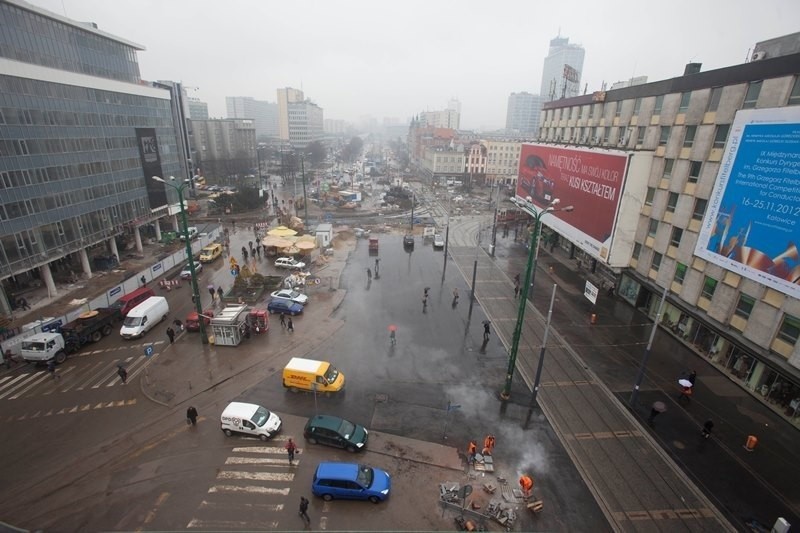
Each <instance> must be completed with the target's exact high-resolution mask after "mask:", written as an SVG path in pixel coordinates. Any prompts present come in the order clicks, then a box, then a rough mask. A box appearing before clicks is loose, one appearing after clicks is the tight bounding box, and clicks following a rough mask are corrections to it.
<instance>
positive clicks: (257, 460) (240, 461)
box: [225, 452, 300, 467]
mask: <svg viewBox="0 0 800 533" xmlns="http://www.w3.org/2000/svg"><path fill="white" fill-rule="evenodd" d="M295 453H297V452H295ZM288 461H289V460H288V459H272V458H268V457H228V458H227V459H226V460H225V464H226V465H278V466H286V467H289V466H290V465H289V464H288ZM299 464H300V461H297V460H295V462H294V464H293V465H291V466H297V465H299Z"/></svg>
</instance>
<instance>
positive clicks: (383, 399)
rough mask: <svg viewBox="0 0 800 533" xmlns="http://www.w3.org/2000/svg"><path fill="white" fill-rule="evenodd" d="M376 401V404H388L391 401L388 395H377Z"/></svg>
mask: <svg viewBox="0 0 800 533" xmlns="http://www.w3.org/2000/svg"><path fill="white" fill-rule="evenodd" d="M375 401H376V402H381V403H382V402H388V401H389V395H388V394H376V395H375Z"/></svg>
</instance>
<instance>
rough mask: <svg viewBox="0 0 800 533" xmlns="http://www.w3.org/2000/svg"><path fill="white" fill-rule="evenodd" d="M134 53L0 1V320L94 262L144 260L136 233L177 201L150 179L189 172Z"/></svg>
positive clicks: (13, 1) (167, 114)
mask: <svg viewBox="0 0 800 533" xmlns="http://www.w3.org/2000/svg"><path fill="white" fill-rule="evenodd" d="M143 49H144V48H143V47H142V46H140V45H138V44H135V43H132V42H130V41H127V40H125V39H122V38H119V37H116V36H113V35H110V34H108V33H106V32H103V31H101V30H99V29H98V28H96V27H95V26H93V25H91V24H87V23H82V22H77V21H73V20H70V19H68V18H65V17H62V16H60V15H58V14H55V13H52V12H50V11H47V10H44V9H40V8H38V7H36V6H33V5H31V4H28V3H26V2H22V1H20V0H0V280H2V290H0V312H2V313H9V312H10V310H11V307H12V306H13V305H14V302H15V296H16V295H17V294H22V293H24V291H25V290H26V289H27V288H28V287H29V286H31V285H33V284H44V285H45V286H46V287H47V288H48V292H49V294H50V295H51V296H57V294H58V290H57V286H56V281H58V280H59V279H60V277H62V276H63V277H65V278H66V277H72V276H73V275H75V274H81V273H82V274H83V276H84V277H87V278H88V277H91V275H92V268H93V263H92V261H91V260H90V259H91V258H92V257H93V256H95V255H103V256H108V255H115V256H117V257H119V253H120V252H119V249H120V248H122V247H128V246H130V247H131V248H134V247H135V248H136V249H137V250H139V251H141V249H142V239H141V233H140V228H142V226H144V225H149V224H150V223H152V222H154V221H155V220H156V219H157V218H158V217H159V216H161V215H165V214H168V210H169V204H171V203H174V199H175V193H174V191H173V190H171V189H169V188H167V187H165V185H164V184H162V183H158V182H156V181H154V180H152V179H151V176H153V175H157V176H176V177H178V178H185V177H186V170H185V168H186V162H185V161H182V160H181V159H182V156H181V154H182V153H183V152H182V151H181V149H180V146H179V145H180V141H179V140H178V135H177V134H176V128H175V127H174V124H173V111H172V102H171V99H170V91H169V90H167V89H164V88H159V87H154V86H152V85H151V84H147V83H145V82H143V81H142V80H141V77H140V74H139V65H138V62H137V59H136V52H137V51H141V50H143ZM153 229H154V231H155V232H156V236H159V235H158V231H159V229H158V226H157V224H156V225H155V226H154V228H153ZM118 245H119V248H118Z"/></svg>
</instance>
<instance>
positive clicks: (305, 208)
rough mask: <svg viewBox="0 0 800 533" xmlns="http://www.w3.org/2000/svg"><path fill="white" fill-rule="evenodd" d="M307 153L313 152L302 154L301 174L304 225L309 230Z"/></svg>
mask: <svg viewBox="0 0 800 533" xmlns="http://www.w3.org/2000/svg"><path fill="white" fill-rule="evenodd" d="M306 155H311V154H301V155H300V174H301V176H302V178H303V211H304V212H305V224H304V227H305V229H306V231H308V197H307V196H306V166H305V160H306V157H305V156H306Z"/></svg>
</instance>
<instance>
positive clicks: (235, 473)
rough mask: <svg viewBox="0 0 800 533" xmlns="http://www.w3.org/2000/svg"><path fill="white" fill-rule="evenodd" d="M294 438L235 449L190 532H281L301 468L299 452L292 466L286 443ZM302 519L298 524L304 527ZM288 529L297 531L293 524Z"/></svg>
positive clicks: (279, 439) (201, 505) (221, 470)
mask: <svg viewBox="0 0 800 533" xmlns="http://www.w3.org/2000/svg"><path fill="white" fill-rule="evenodd" d="M289 438H290V436H288V435H279V436H277V437H275V438H273V439H272V440H271V441H270V444H271V445H270V446H261V445H254V446H241V447H236V448H233V450H231V451H232V455H230V456H229V457H228V458H227V459H226V460H225V466H224V467H223V468H221V469H220V470H219V472H218V473H217V479H216V483H215V484H213V485H212V486H211V487H209V489H208V495H207V497H206V498H205V499H204V500H203V501H202V502H201V503H200V505H199V506H198V507H197V509H196V511H195V516H194V517H193V518H192V519H191V520H190V521H189V523H188V524H187V525H186V527H187V529H189V528H191V529H208V530H220V531H221V530H277V529H287V526H281V520H285V517H287V516H288V517H294V515H293V514H292V513H289V514H288V515H287V514H286V513H284V509H285V508H287V506H288V507H291V504H290V503H289V501H288V497H289V494H290V492H291V489H292V485H293V483H294V478H295V471H296V469H297V467H298V466H299V464H300V460H299V459H298V457H297V455H300V454H301V453H302V450H301V449H299V448H298V449H297V451H296V452H295V454H296V455H295V459H294V461H293V463H292V464H291V465H290V464H289V458H288V455H287V452H286V448H285V443H286V441H288V440H289ZM300 523H301V522H300V518H298V524H300ZM288 529H297V527H296V525H295V524H290V525H289V526H288Z"/></svg>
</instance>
